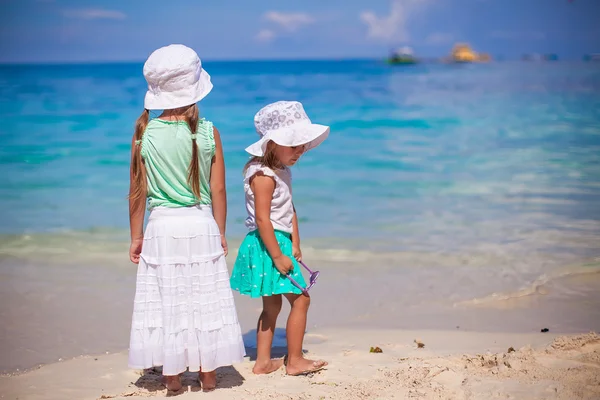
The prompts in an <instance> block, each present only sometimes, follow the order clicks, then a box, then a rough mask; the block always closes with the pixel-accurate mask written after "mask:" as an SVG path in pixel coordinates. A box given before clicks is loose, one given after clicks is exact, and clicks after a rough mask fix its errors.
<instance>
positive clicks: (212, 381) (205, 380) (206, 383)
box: [198, 368, 217, 392]
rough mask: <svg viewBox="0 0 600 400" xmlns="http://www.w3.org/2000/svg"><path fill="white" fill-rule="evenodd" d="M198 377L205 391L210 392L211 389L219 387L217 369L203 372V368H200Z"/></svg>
mask: <svg viewBox="0 0 600 400" xmlns="http://www.w3.org/2000/svg"><path fill="white" fill-rule="evenodd" d="M198 378H199V379H200V384H201V385H202V390H203V391H205V392H210V391H211V390H215V388H216V387H217V371H216V370H213V371H209V372H202V368H200V372H198Z"/></svg>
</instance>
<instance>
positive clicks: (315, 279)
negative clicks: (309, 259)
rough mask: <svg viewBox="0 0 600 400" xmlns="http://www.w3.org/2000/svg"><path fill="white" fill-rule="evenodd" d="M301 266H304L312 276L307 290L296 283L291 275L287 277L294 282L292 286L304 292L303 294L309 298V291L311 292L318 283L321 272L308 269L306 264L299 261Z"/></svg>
mask: <svg viewBox="0 0 600 400" xmlns="http://www.w3.org/2000/svg"><path fill="white" fill-rule="evenodd" d="M299 263H300V265H302V266H303V267H304V268H306V270H307V271H308V273H309V274H310V276H309V278H308V286H307V287H306V288H303V287H302V286H300V284H299V283H298V282H296V280H295V279H294V278H292V276H291V275H289V274H288V275H286V276H287V278H288V279H289V280H290V282H292V285H294V286H296V287H297V288H298V289H300V290H302V293H303V294H304V295H305V296H308V291H309V290H310V288H311V287H313V285H314V284H315V283H316V282H317V278H318V277H319V274H320V272H319V271H312V270H311V269H310V268H308V267H307V266H306V264H304V263H303V262H302V261H299Z"/></svg>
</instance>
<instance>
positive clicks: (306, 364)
mask: <svg viewBox="0 0 600 400" xmlns="http://www.w3.org/2000/svg"><path fill="white" fill-rule="evenodd" d="M254 124H255V126H256V131H257V132H258V134H259V135H260V136H261V139H260V140H259V141H258V142H256V143H254V144H253V145H251V146H250V147H248V148H247V149H246V151H247V152H248V153H250V154H251V155H252V156H253V157H252V158H251V159H250V161H249V162H248V163H247V164H246V166H245V168H244V191H245V194H246V210H247V212H248V218H247V219H246V227H247V228H248V229H249V230H250V232H249V233H248V234H247V236H246V238H245V239H244V241H243V242H242V244H241V245H240V250H239V252H238V256H237V259H236V262H235V265H234V268H233V272H232V276H231V287H232V289H234V290H237V291H239V292H240V293H241V294H244V295H249V296H250V297H253V298H256V297H261V298H262V303H263V311H262V313H261V314H260V317H259V319H258V327H257V331H256V337H257V341H256V342H257V356H256V363H255V364H254V367H253V369H252V371H253V372H254V373H255V374H268V373H271V372H274V371H276V370H277V369H279V368H280V367H281V366H282V365H283V364H284V363H285V365H286V372H287V374H288V375H294V376H296V375H306V374H310V373H313V372H316V371H319V370H321V369H323V367H325V366H326V365H327V362H325V361H322V360H319V361H313V360H307V359H305V358H304V356H303V353H302V342H303V341H304V331H305V329H306V315H307V312H308V307H309V305H310V297H309V296H308V294H303V291H302V290H301V289H300V288H298V287H296V286H295V285H294V284H293V283H292V281H291V280H290V279H289V278H288V276H289V277H291V278H292V279H293V280H294V281H295V282H296V283H297V284H299V286H301V287H303V288H306V283H305V281H304V278H303V277H302V273H301V271H300V267H299V266H298V261H301V260H302V252H301V251H300V236H299V233H298V218H297V216H296V210H295V208H294V205H293V203H292V175H291V171H290V169H289V167H291V166H292V165H294V164H296V162H297V161H298V159H299V158H300V156H302V154H304V153H305V152H306V151H308V150H310V149H313V148H315V147H317V146H318V145H319V144H321V143H322V142H323V141H324V140H325V138H327V136H328V135H329V127H327V126H323V125H317V124H313V123H311V121H310V119H309V118H308V116H307V115H306V113H305V112H304V108H303V107H302V104H300V103H299V102H296V101H278V102H276V103H273V104H269V105H267V106H266V107H264V108H262V109H261V110H260V111H259V112H258V113H257V114H256V116H255V117H254ZM282 295H283V296H285V298H286V299H287V300H288V301H289V303H290V305H291V311H290V315H289V317H288V321H287V327H286V337H287V345H288V355H287V356H286V358H284V360H272V359H271V345H272V343H273V335H274V333H275V324H276V322H277V316H278V315H279V311H281V303H282Z"/></svg>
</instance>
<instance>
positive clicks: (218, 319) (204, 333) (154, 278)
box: [129, 206, 245, 375]
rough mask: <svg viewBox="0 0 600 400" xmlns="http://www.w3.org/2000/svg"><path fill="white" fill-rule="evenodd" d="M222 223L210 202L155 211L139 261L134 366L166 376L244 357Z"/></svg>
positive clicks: (131, 349)
mask: <svg viewBox="0 0 600 400" xmlns="http://www.w3.org/2000/svg"><path fill="white" fill-rule="evenodd" d="M244 355H245V350H244V343H243V340H242V334H241V330H240V325H239V323H238V318H237V313H236V309H235V304H234V301H233V295H232V292H231V287H230V285H229V272H228V270H227V265H226V263H225V256H224V254H223V249H222V248H221V238H220V233H219V228H218V226H217V223H216V222H215V220H214V217H213V215H212V209H211V207H210V206H197V207H185V208H184V207H182V208H165V207H157V208H155V209H153V210H152V211H151V213H150V218H149V220H148V225H147V227H146V231H145V233H144V244H143V246H142V254H141V257H140V263H139V265H138V272H137V282H136V291H135V300H134V306H133V318H132V324H131V339H130V345H129V366H130V367H131V368H135V369H146V368H151V367H154V366H160V365H162V366H163V374H164V375H177V374H179V373H181V372H183V371H185V370H186V369H187V368H189V370H190V371H198V370H200V367H202V370H203V371H206V372H208V371H212V370H214V369H216V368H218V367H221V366H226V365H231V364H234V363H238V362H241V361H243V357H244Z"/></svg>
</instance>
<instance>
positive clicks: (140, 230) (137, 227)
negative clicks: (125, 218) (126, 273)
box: [129, 136, 146, 264]
mask: <svg viewBox="0 0 600 400" xmlns="http://www.w3.org/2000/svg"><path fill="white" fill-rule="evenodd" d="M135 141H136V139H135V136H134V137H133V140H132V142H131V165H132V166H133V163H134V162H136V152H137V151H139V149H137V145H136V143H135ZM142 171H143V174H144V179H145V178H146V169H145V167H144V166H143V164H142ZM136 189H137V183H136V181H135V179H134V177H133V167H132V168H130V171H129V232H130V234H131V246H130V247H129V259H130V260H131V262H133V263H135V264H137V263H139V262H140V254H141V252H142V243H143V241H144V213H145V212H146V194H145V193H144V195H143V196H139V197H138V198H133V197H132V194H133V193H135V192H136Z"/></svg>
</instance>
